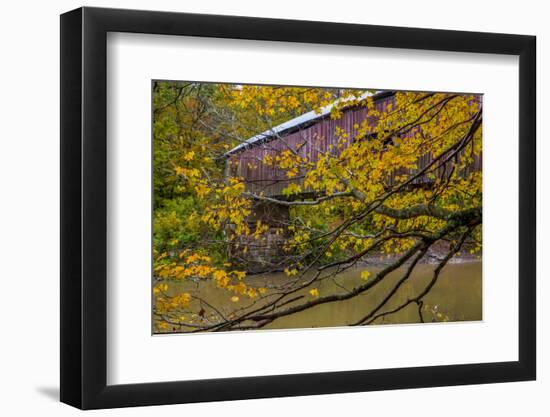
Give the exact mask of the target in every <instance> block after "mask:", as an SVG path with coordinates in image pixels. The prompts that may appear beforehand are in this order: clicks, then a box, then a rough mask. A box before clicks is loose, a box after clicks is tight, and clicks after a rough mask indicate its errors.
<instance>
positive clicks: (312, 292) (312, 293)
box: [309, 288, 319, 298]
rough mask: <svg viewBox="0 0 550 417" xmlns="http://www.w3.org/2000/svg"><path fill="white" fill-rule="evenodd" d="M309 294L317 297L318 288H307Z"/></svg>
mask: <svg viewBox="0 0 550 417" xmlns="http://www.w3.org/2000/svg"><path fill="white" fill-rule="evenodd" d="M309 295H311V296H312V297H314V298H319V290H318V289H317V288H312V289H311V290H309Z"/></svg>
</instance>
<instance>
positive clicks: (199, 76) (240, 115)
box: [61, 7, 536, 409]
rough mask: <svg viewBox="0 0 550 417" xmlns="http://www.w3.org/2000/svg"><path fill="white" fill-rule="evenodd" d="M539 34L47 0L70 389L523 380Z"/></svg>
mask: <svg viewBox="0 0 550 417" xmlns="http://www.w3.org/2000/svg"><path fill="white" fill-rule="evenodd" d="M535 103H536V99H535V37H531V36H523V35H509V34H492V33H474V32H458V31H446V30H431V29H416V28H398V27H385V26H371V25H355V24H341V23H326V22H311V21H292V20H275V19H264V18H251V17H235V16H214V15H197V14H184V13H168V12H150V11H136V10H118V9H100V8H87V7H85V8H80V9H77V10H74V11H71V12H68V13H65V14H63V15H62V16H61V401H63V402H65V403H67V404H70V405H73V406H75V407H79V408H82V409H93V408H111V407H124V406H139V405H156V404H174V403H189V402H201V401H219V400H234V399H248V398H264V397H277V396H297V395H312V394H326V393H343V392H356V391H369V390H387V389H400V388H419V387H434V386H446V385H462V384H480V383H495V382H506V381H523V380H533V379H535V375H536V351H535V345H536V343H535V342H536V330H535V329H536V317H535V300H536V297H535V248H536V233H535V232H536V224H535V219H536V216H535V214H536V213H535V199H536V196H535Z"/></svg>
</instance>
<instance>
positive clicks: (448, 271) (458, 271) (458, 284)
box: [169, 261, 482, 331]
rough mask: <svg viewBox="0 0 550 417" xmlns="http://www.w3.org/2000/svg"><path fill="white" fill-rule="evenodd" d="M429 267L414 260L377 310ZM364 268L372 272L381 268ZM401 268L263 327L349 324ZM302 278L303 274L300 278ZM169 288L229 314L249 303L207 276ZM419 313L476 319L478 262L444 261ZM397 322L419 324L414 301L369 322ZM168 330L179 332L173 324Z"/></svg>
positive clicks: (335, 287) (354, 278)
mask: <svg viewBox="0 0 550 417" xmlns="http://www.w3.org/2000/svg"><path fill="white" fill-rule="evenodd" d="M434 268H435V266H434V265H431V264H420V265H417V266H416V268H415V270H414V272H413V274H412V275H411V277H410V278H409V280H408V281H406V282H405V283H404V284H403V285H402V286H401V287H400V289H399V290H398V292H397V293H396V294H395V295H394V297H393V298H392V299H391V300H390V301H389V302H388V303H387V304H386V305H385V307H384V308H382V309H381V310H380V311H381V312H383V311H387V310H391V309H392V308H395V307H397V306H399V305H400V304H401V303H403V302H404V301H406V300H408V299H409V298H413V297H415V296H416V295H418V294H419V293H420V292H421V291H422V290H423V289H424V288H425V286H426V285H427V284H428V282H429V281H430V280H431V278H432V276H433V270H434ZM365 269H366V268H365V267H355V268H352V269H349V270H346V271H345V272H341V273H339V274H338V278H337V279H336V280H331V279H327V280H324V281H322V282H321V283H318V284H317V285H314V287H315V288H317V289H318V291H319V294H320V296H323V295H327V294H334V293H342V292H345V290H346V289H348V290H349V289H351V288H353V287H355V286H357V285H360V284H362V283H364V281H362V280H361V278H360V274H361V272H362V271H363V270H365ZM368 269H369V271H370V272H371V274H373V275H374V274H375V273H376V271H377V270H379V269H381V267H378V268H368ZM403 273H404V268H400V269H399V270H397V271H395V272H393V273H392V274H390V275H388V276H387V277H386V278H385V279H384V280H383V281H381V282H380V283H379V284H377V285H376V286H374V287H372V288H371V289H370V290H368V291H366V292H365V293H363V294H361V295H358V296H356V297H354V298H352V299H349V300H346V301H338V302H332V303H326V304H322V305H319V306H315V307H312V308H310V309H307V310H304V311H302V312H299V313H295V314H292V315H289V316H286V317H281V318H279V319H277V320H275V321H273V322H272V323H270V324H269V325H268V326H266V327H265V328H266V329H290V328H311V327H338V326H346V325H349V324H350V323H353V322H355V321H357V320H359V319H360V318H362V317H364V316H365V315H366V314H367V313H368V312H370V311H371V310H372V309H373V308H375V307H376V306H377V305H378V304H379V303H380V301H381V300H382V299H383V298H384V297H385V296H386V294H387V293H388V292H389V291H390V290H391V289H392V288H393V286H394V285H395V283H396V282H397V281H398V280H399V279H400V278H401V277H402V275H403ZM289 279H290V278H288V277H287V276H286V275H285V274H284V273H270V274H268V275H259V276H252V277H248V278H245V280H246V283H247V284H248V285H251V286H258V287H260V286H265V287H268V288H269V287H271V286H272V285H277V284H280V283H281V282H284V281H285V280H289ZM305 279H306V277H304V280H305ZM169 288H170V290H169V293H170V294H171V295H174V294H176V293H178V292H185V291H189V292H191V293H195V294H196V295H198V296H200V297H201V298H203V299H204V300H205V301H207V302H208V303H209V304H211V305H213V306H215V307H216V308H217V309H219V310H220V311H221V312H222V313H223V314H224V315H230V314H231V312H232V311H235V309H237V308H242V307H245V306H246V305H248V304H250V300H248V299H246V297H240V299H239V301H238V302H232V301H231V296H232V294H230V293H228V292H227V291H226V290H222V289H219V288H216V286H215V284H214V283H213V282H212V281H201V282H200V285H197V284H196V283H193V282H181V283H180V282H178V283H169ZM311 288H312V287H310V288H307V289H305V290H303V291H302V292H301V293H302V294H304V295H305V296H306V297H309V298H311V296H310V295H309V294H308V291H309V289H311ZM197 289H199V290H197ZM188 317H189V316H188ZM423 317H424V320H425V321H426V322H447V321H477V320H482V264H481V262H479V261H468V262H460V263H452V264H448V265H446V266H445V268H444V269H443V271H442V272H441V274H440V276H439V279H438V281H437V283H436V284H435V286H434V287H433V288H432V289H431V291H430V293H429V294H428V295H426V296H425V297H424V307H423ZM193 320H195V322H196V323H197V324H198V323H199V322H200V321H201V320H202V319H201V318H200V317H197V316H194V318H193ZM203 323H204V322H203ZM402 323H419V314H418V307H417V305H416V304H410V305H409V306H408V307H406V308H404V309H403V310H401V311H399V312H397V313H395V314H391V315H388V316H385V317H383V318H380V319H378V320H376V322H375V324H402ZM170 331H179V329H178V330H176V329H172V330H170Z"/></svg>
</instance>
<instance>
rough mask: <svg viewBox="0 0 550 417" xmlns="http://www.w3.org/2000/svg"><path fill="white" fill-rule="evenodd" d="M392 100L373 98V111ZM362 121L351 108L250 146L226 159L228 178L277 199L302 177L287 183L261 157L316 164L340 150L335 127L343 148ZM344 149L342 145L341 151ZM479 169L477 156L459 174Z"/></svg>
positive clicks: (421, 163) (361, 110)
mask: <svg viewBox="0 0 550 417" xmlns="http://www.w3.org/2000/svg"><path fill="white" fill-rule="evenodd" d="M393 99H394V96H393V95H390V96H388V95H383V96H382V97H381V98H379V99H376V98H375V102H374V103H375V106H376V108H377V110H381V111H383V110H384V109H385V107H386V106H387V104H388V103H389V102H390V101H392V100H393ZM365 118H367V108H366V107H362V106H359V107H352V108H349V109H347V110H344V111H343V114H342V117H341V118H340V119H338V120H332V119H330V117H325V118H322V119H316V120H314V121H312V122H310V123H311V124H310V125H305V126H301V127H298V130H295V131H289V132H288V133H284V132H283V133H282V134H280V135H279V136H280V137H281V138H282V139H279V138H275V139H271V140H266V141H265V142H263V143H259V144H256V145H250V146H249V147H247V148H245V149H244V150H242V151H237V152H235V153H233V154H231V155H229V157H228V160H227V164H228V166H227V173H228V175H231V176H237V177H243V178H244V179H245V182H246V189H247V191H249V192H252V193H255V194H259V193H261V192H263V193H264V195H266V196H280V195H282V191H283V190H284V189H285V188H286V187H287V186H288V185H289V184H290V183H292V182H296V183H299V184H300V185H301V184H302V181H303V176H304V173H303V172H301V173H300V174H298V176H297V177H294V178H291V179H289V178H288V177H287V175H286V170H283V169H280V168H276V167H273V166H272V165H268V164H263V163H262V161H263V159H264V157H265V156H267V155H270V156H271V157H275V155H277V154H280V153H281V152H283V151H284V150H286V149H288V148H289V147H291V148H292V149H294V150H298V153H299V155H300V156H301V157H303V158H307V159H308V160H309V161H311V162H313V163H315V162H317V160H318V158H319V154H320V152H330V153H331V154H333V155H337V154H338V153H339V152H341V150H342V148H341V149H338V148H337V145H338V140H339V138H338V137H337V136H336V135H335V131H336V127H339V128H340V129H342V130H343V131H344V132H346V133H348V134H349V135H350V136H349V137H348V141H347V144H349V143H350V142H352V138H353V137H354V136H355V134H356V129H355V128H354V125H361V123H362V122H363V120H365ZM369 119H370V120H369V124H370V125H371V126H373V127H374V126H376V123H377V121H376V119H375V118H374V117H372V116H371V117H369ZM410 134H413V133H412V132H411V133H410ZM283 140H284V142H283ZM346 146H347V145H344V146H343V148H345V147H346ZM329 148H330V150H329ZM431 161H432V159H431V157H430V155H424V156H422V157H420V158H419V160H418V164H417V169H422V168H424V167H426V166H427V165H428V164H429V163H430V162H431ZM481 166H482V158H481V155H479V156H478V157H475V158H474V163H473V164H472V165H471V166H469V167H468V168H467V169H466V171H467V172H466V173H463V174H467V173H470V172H472V171H479V170H481ZM439 171H440V172H438V173H437V174H438V175H442V174H443V168H441V169H440V170H439ZM403 174H407V172H403V171H400V172H398V171H396V172H393V173H392V174H391V175H390V178H389V179H388V183H389V184H390V185H391V184H392V183H393V179H394V178H395V176H397V175H403ZM426 182H429V181H428V179H427V178H418V179H417V180H416V183H426ZM304 191H307V190H304Z"/></svg>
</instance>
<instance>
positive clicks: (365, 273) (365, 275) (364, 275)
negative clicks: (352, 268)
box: [361, 269, 370, 281]
mask: <svg viewBox="0 0 550 417" xmlns="http://www.w3.org/2000/svg"><path fill="white" fill-rule="evenodd" d="M369 277H370V272H369V271H367V270H366V269H365V270H364V271H363V272H361V279H362V280H365V281H366V280H368V279H369Z"/></svg>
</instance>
